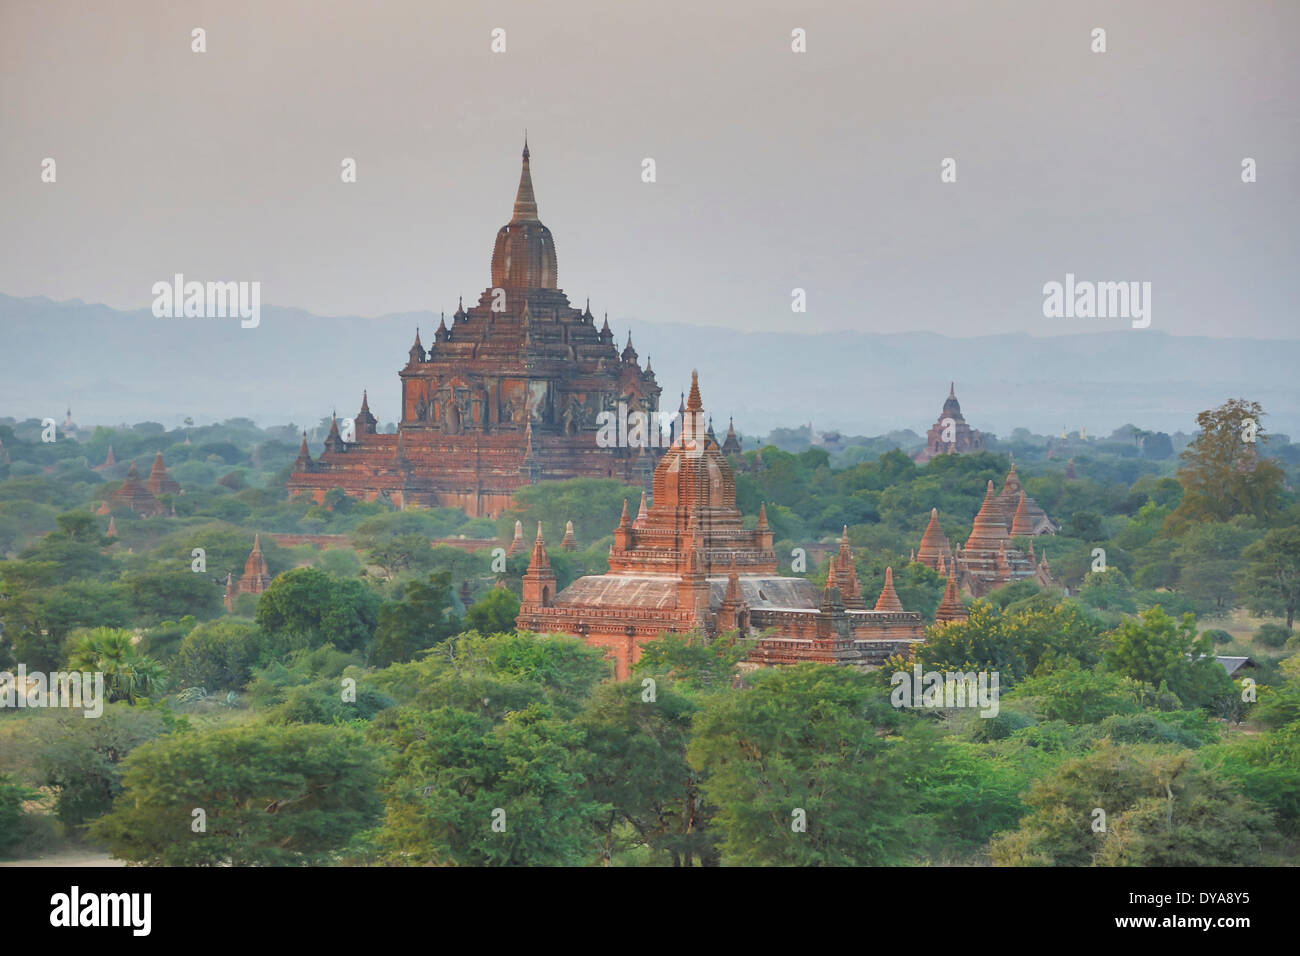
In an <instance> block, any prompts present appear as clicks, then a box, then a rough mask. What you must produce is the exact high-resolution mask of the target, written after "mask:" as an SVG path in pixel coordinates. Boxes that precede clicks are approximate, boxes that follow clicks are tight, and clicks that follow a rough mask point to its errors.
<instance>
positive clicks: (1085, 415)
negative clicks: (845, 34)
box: [0, 295, 1300, 436]
mask: <svg viewBox="0 0 1300 956" xmlns="http://www.w3.org/2000/svg"><path fill="white" fill-rule="evenodd" d="M437 324H438V316H437V315H436V314H434V313H432V312H409V313H401V314H392V315H382V316H379V317H376V318H359V317H352V316H347V317H324V316H317V315H312V314H310V313H307V312H304V311H302V310H299V309H290V308H281V307H276V306H263V308H262V318H261V324H260V325H259V326H258V327H257V328H255V329H243V328H240V323H239V320H238V319H158V318H154V317H153V316H152V315H151V314H150V313H149V312H148V311H147V310H140V311H135V312H119V311H116V310H114V309H110V308H108V307H107V306H103V305H91V304H87V303H85V302H82V301H80V300H72V301H68V302H53V301H51V300H49V299H46V298H43V297H37V298H27V299H19V298H13V297H10V296H5V295H0V417H5V416H12V417H14V418H19V419H22V418H29V417H34V418H43V417H47V416H48V417H53V418H56V419H57V420H59V421H62V420H63V414H64V411H65V409H66V408H67V407H69V406H71V408H72V412H73V418H74V420H76V421H77V422H78V423H79V424H80V425H82V426H83V427H85V426H88V425H94V424H116V423H119V422H130V423H134V422H137V421H144V420H151V421H158V422H162V423H163V424H165V425H167V426H169V427H171V426H175V425H177V424H179V423H180V422H181V421H182V420H183V419H184V418H185V417H186V416H190V417H193V418H194V419H195V420H196V421H200V422H210V421H213V420H222V419H226V418H233V417H247V418H252V419H254V420H255V421H257V423H258V424H260V425H275V424H284V423H286V422H289V421H293V422H296V423H298V424H299V425H310V424H314V423H315V422H317V421H318V420H319V419H320V418H321V417H322V416H325V415H328V414H329V413H330V411H331V409H333V408H337V409H338V411H339V413H340V414H341V415H345V414H346V415H351V414H352V413H354V412H355V411H356V410H357V407H358V406H359V404H360V401H361V390H362V389H363V388H366V389H369V392H370V406H371V408H372V409H373V411H374V413H375V415H376V416H377V417H378V418H379V421H380V423H381V424H383V423H386V422H390V421H395V420H396V419H397V416H398V401H399V396H400V386H399V383H398V379H397V371H398V369H400V368H401V367H402V366H403V365H404V364H405V362H406V353H407V350H408V349H409V348H410V346H411V342H412V340H413V339H414V337H415V328H416V326H417V325H418V326H420V328H421V331H422V335H423V338H424V342H425V345H426V346H427V345H428V343H429V340H430V339H431V338H432V333H433V330H434V329H435V328H436V327H437ZM611 326H612V327H613V328H614V331H615V335H616V341H617V344H618V346H619V348H620V349H621V348H622V346H623V345H624V343H625V342H626V339H627V333H628V329H629V328H631V331H632V340H633V343H634V345H635V347H636V349H637V351H638V352H639V353H640V356H641V361H642V363H643V364H644V362H645V360H646V358H647V356H649V357H650V358H651V359H652V361H653V365H654V370H655V373H656V375H657V377H658V380H659V382H660V384H661V385H662V386H663V388H664V399H663V404H664V406H665V407H668V408H674V409H675V408H676V406H677V402H678V392H680V391H681V390H683V389H685V388H686V387H687V384H688V383H689V380H690V370H691V369H692V368H697V369H699V372H700V384H701V390H702V393H703V396H704V403H705V407H706V410H707V411H708V412H709V413H710V414H711V415H713V416H714V419H715V427H716V428H717V429H718V430H719V432H722V431H724V430H725V428H726V424H727V417H728V416H729V415H734V416H735V418H736V424H737V428H738V429H741V430H742V431H743V432H744V433H745V434H766V432H767V431H768V430H769V429H771V428H773V427H782V426H784V427H793V426H798V425H806V424H807V423H809V422H812V424H813V427H814V429H816V430H817V431H819V432H820V431H823V430H832V429H834V430H839V431H842V432H844V433H845V434H854V435H878V434H883V433H885V432H888V431H892V430H894V429H904V428H911V429H913V430H914V431H916V432H918V433H924V431H925V430H926V429H927V428H928V427H929V426H930V425H931V424H933V423H934V421H935V419H936V418H937V417H938V415H939V410H940V408H941V407H942V405H943V401H944V399H945V398H946V397H947V395H948V384H949V382H950V381H953V380H955V381H956V387H957V397H958V399H960V401H961V405H962V411H963V412H964V414H965V416H966V419H967V421H968V422H970V424H971V425H972V426H973V427H975V428H979V429H982V430H984V431H989V432H994V433H997V434H1000V435H1004V436H1005V435H1008V434H1009V433H1010V432H1011V430H1012V429H1013V428H1017V427H1022V426H1023V427H1025V428H1029V429H1030V430H1031V431H1034V432H1038V433H1046V434H1059V433H1060V431H1061V429H1062V427H1065V428H1068V429H1069V430H1070V431H1075V430H1078V429H1079V428H1080V427H1085V428H1087V430H1088V434H1089V435H1090V436H1093V435H1096V436H1103V435H1107V434H1109V433H1110V432H1111V431H1112V430H1114V429H1115V428H1117V427H1118V426H1120V425H1123V424H1125V423H1129V422H1131V423H1134V424H1136V425H1139V426H1141V427H1142V428H1145V429H1151V430H1159V431H1167V432H1171V433H1172V432H1174V431H1178V430H1180V429H1181V430H1183V431H1188V432H1190V431H1192V430H1193V428H1194V426H1195V416H1196V413H1197V412H1198V411H1201V410H1202V409H1206V408H1211V407H1213V406H1215V405H1219V404H1221V403H1222V402H1223V401H1225V400H1226V399H1228V398H1230V397H1246V398H1251V399H1254V400H1257V401H1259V402H1260V403H1262V404H1263V406H1264V409H1265V411H1266V412H1268V413H1269V417H1268V418H1267V420H1266V422H1265V425H1266V427H1267V428H1268V429H1269V430H1270V431H1272V432H1275V433H1286V434H1290V435H1292V436H1300V389H1298V388H1297V387H1296V370H1297V368H1300V340H1290V339H1286V340H1259V339H1230V338H1229V339H1220V338H1213V339H1212V338H1204V337H1196V336H1173V335H1169V334H1167V333H1164V332H1155V331H1151V330H1122V331H1111V332H1094V333H1090V334H1081V335H1062V336H1052V337H1041V338H1040V337H1033V336H1029V335H1024V334H1015V335H987V336H973V337H970V338H949V337H945V336H942V335H937V334H934V333H929V332H898V333H890V334H879V333H869V332H858V333H835V334H818V335H807V334H802V333H800V332H798V331H794V330H792V331H790V332H786V333H770V332H756V333H745V332H737V331H734V330H731V329H725V328H720V327H717V326H709V325H689V324H684V323H652V322H643V321H635V320H633V321H630V322H629V321H628V320H625V319H618V318H615V319H612V320H611Z"/></svg>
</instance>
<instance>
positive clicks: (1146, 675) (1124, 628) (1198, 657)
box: [1105, 605, 1232, 707]
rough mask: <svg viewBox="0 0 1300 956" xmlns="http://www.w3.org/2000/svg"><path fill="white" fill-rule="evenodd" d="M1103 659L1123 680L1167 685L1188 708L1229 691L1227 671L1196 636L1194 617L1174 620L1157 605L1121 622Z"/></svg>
mask: <svg viewBox="0 0 1300 956" xmlns="http://www.w3.org/2000/svg"><path fill="white" fill-rule="evenodd" d="M1105 658H1106V663H1107V665H1108V666H1109V667H1111V668H1112V669H1113V670H1115V671H1116V672H1118V673H1120V674H1123V675H1125V676H1126V677H1131V678H1133V679H1134V680H1137V681H1142V682H1144V683H1147V684H1150V685H1152V686H1153V687H1159V686H1160V685H1161V684H1166V685H1167V686H1168V688H1169V690H1171V691H1172V692H1173V693H1175V694H1177V695H1178V697H1179V698H1180V699H1181V700H1182V701H1183V703H1184V704H1186V705H1187V706H1189V707H1209V706H1211V705H1212V704H1213V703H1214V702H1215V700H1216V699H1218V698H1220V697H1223V696H1224V695H1226V694H1230V693H1232V681H1231V679H1229V677H1228V674H1227V671H1225V670H1224V669H1223V667H1222V666H1220V664H1219V662H1218V661H1217V660H1215V658H1214V641H1213V639H1212V638H1211V637H1210V636H1209V635H1208V634H1197V632H1196V618H1195V616H1194V615H1191V614H1184V615H1183V617H1182V620H1181V621H1179V620H1177V619H1176V618H1173V617H1170V616H1169V615H1168V614H1166V613H1165V611H1164V608H1162V607H1160V606H1159V605H1156V606H1155V607H1152V608H1148V609H1147V610H1145V611H1143V612H1142V613H1141V614H1140V615H1139V616H1138V617H1137V618H1132V617H1128V618H1125V619H1124V620H1123V621H1121V622H1120V625H1119V627H1118V628H1116V629H1115V630H1114V631H1112V632H1111V633H1110V635H1109V636H1108V638H1107V641H1106V646H1105Z"/></svg>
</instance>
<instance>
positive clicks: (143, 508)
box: [105, 461, 167, 518]
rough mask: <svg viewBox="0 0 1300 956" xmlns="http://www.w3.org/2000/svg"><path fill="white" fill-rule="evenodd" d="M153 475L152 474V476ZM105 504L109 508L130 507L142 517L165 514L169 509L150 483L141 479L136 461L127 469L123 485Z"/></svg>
mask: <svg viewBox="0 0 1300 956" xmlns="http://www.w3.org/2000/svg"><path fill="white" fill-rule="evenodd" d="M152 477H153V476H152V474H151V475H150V478H151V479H152ZM105 504H106V505H107V506H108V507H109V508H114V507H119V506H120V507H125V508H129V509H130V510H131V511H134V512H135V513H136V514H137V515H139V516H140V517H142V518H148V517H152V516H153V515H160V514H165V513H166V511H167V509H166V508H165V507H164V506H163V503H162V502H161V501H159V500H158V498H157V496H156V495H154V493H153V492H152V491H151V490H150V488H149V485H147V484H146V483H145V482H143V481H141V480H140V472H139V471H137V470H136V467H135V462H134V461H133V462H131V467H130V468H128V469H127V472H126V478H125V479H124V480H123V482H122V486H121V487H120V488H118V489H117V491H114V492H113V493H112V494H110V495H109V496H108V501H107V502H105Z"/></svg>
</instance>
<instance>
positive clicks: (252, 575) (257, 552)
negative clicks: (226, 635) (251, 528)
mask: <svg viewBox="0 0 1300 956" xmlns="http://www.w3.org/2000/svg"><path fill="white" fill-rule="evenodd" d="M270 586H271V571H270V569H269V568H268V567H267V566H266V555H264V554H263V553H262V536H261V535H260V534H255V535H253V550H252V551H250V552H249V554H248V560H247V561H245V562H244V574H243V576H242V577H241V578H240V579H239V581H238V583H234V582H232V579H231V576H230V575H226V610H227V611H231V610H234V603H235V598H237V597H238V596H239V595H241V594H261V593H262V592H263V591H265V590H266V589H267V588H268V587H270Z"/></svg>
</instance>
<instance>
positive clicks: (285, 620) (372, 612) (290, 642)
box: [257, 568, 383, 654]
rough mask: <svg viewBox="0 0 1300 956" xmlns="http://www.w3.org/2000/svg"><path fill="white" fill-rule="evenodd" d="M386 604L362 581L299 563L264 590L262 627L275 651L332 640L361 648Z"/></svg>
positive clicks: (260, 603)
mask: <svg viewBox="0 0 1300 956" xmlns="http://www.w3.org/2000/svg"><path fill="white" fill-rule="evenodd" d="M382 603H383V602H382V600H381V599H380V597H379V595H378V594H376V593H375V592H374V591H372V590H370V588H368V587H366V586H365V585H364V584H363V583H361V582H360V581H338V580H335V579H334V578H331V577H330V576H329V575H328V574H326V573H325V572H324V571H320V570H317V569H316V568H294V569H293V570H292V571H286V572H285V573H284V574H282V575H280V576H279V577H278V578H276V579H275V580H274V581H272V582H271V585H270V586H269V587H268V588H267V589H266V590H265V591H264V592H263V593H262V596H261V598H260V599H259V600H258V602H257V626H258V627H259V628H261V630H262V633H263V634H264V635H266V637H267V640H268V644H269V650H270V652H271V653H273V654H284V653H286V652H288V651H290V650H294V649H297V648H316V647H320V646H321V645H322V644H326V643H330V644H333V645H334V646H335V647H337V648H339V649H340V650H344V651H349V650H354V649H360V648H364V647H367V646H368V645H369V644H370V641H371V639H372V637H373V636H374V633H375V628H376V627H377V626H378V624H379V608H380V606H381V604H382Z"/></svg>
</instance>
